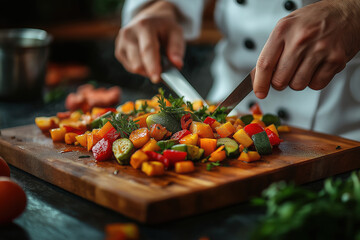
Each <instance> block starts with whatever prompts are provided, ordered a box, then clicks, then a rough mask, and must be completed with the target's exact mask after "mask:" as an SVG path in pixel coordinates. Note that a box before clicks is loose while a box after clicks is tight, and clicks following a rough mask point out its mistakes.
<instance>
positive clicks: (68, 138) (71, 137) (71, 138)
mask: <svg viewBox="0 0 360 240" xmlns="http://www.w3.org/2000/svg"><path fill="white" fill-rule="evenodd" d="M77 135H78V134H76V133H73V132H68V133H65V143H66V144H74V143H75V142H76V136H77Z"/></svg>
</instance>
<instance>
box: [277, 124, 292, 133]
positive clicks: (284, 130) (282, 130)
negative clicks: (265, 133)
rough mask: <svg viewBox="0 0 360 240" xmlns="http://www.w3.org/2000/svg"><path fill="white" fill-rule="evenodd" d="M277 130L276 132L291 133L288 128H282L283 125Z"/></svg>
mask: <svg viewBox="0 0 360 240" xmlns="http://www.w3.org/2000/svg"><path fill="white" fill-rule="evenodd" d="M277 130H278V132H290V131H291V129H290V127H289V126H284V125H282V126H278V127H277Z"/></svg>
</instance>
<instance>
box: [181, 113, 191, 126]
mask: <svg viewBox="0 0 360 240" xmlns="http://www.w3.org/2000/svg"><path fill="white" fill-rule="evenodd" d="M192 121H193V120H192V118H191V114H190V113H187V114H185V115H184V116H182V117H181V128H182V129H189V127H190V125H191V123H192Z"/></svg>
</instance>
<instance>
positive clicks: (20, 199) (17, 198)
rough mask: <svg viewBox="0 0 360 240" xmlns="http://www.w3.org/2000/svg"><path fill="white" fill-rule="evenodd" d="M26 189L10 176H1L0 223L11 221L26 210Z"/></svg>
mask: <svg viewBox="0 0 360 240" xmlns="http://www.w3.org/2000/svg"><path fill="white" fill-rule="evenodd" d="M25 207H26V195H25V192H24V190H23V189H22V188H21V187H20V186H19V185H18V184H17V183H15V182H13V181H11V179H10V178H8V177H0V224H3V223H8V222H11V221H12V220H13V219H15V218H16V217H18V216H20V214H21V213H22V212H23V211H24V209H25Z"/></svg>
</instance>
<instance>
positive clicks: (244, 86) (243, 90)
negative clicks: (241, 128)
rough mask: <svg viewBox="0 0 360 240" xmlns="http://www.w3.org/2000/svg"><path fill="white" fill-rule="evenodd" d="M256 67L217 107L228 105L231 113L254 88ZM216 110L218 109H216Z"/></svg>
mask: <svg viewBox="0 0 360 240" xmlns="http://www.w3.org/2000/svg"><path fill="white" fill-rule="evenodd" d="M254 77H255V68H254V69H253V70H251V72H249V73H248V75H247V76H246V77H245V78H244V80H242V81H241V82H240V84H239V85H238V86H237V87H236V88H235V89H234V90H233V91H232V92H231V93H230V94H229V96H228V97H226V98H225V100H223V101H222V102H221V103H220V104H219V105H218V106H217V108H216V109H218V108H222V107H226V108H227V109H228V111H227V114H229V113H230V112H231V111H232V110H233V109H234V108H235V107H236V106H237V105H238V104H239V103H240V102H241V100H243V99H244V98H245V97H246V96H247V95H248V94H249V93H250V92H251V91H252V90H253V81H254ZM215 111H216V110H215Z"/></svg>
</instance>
